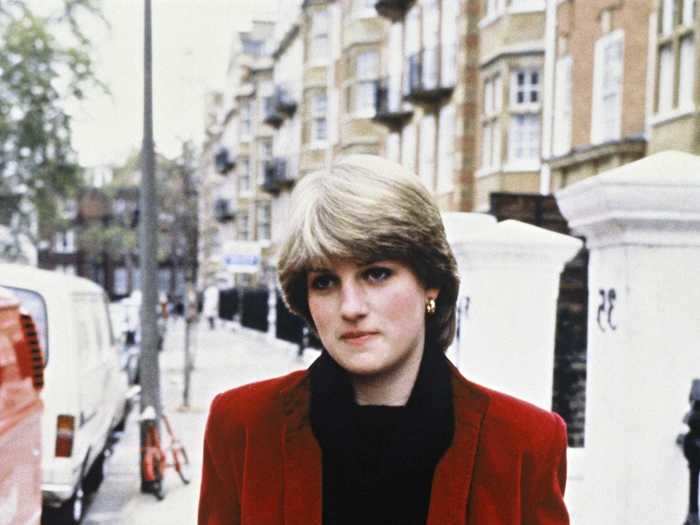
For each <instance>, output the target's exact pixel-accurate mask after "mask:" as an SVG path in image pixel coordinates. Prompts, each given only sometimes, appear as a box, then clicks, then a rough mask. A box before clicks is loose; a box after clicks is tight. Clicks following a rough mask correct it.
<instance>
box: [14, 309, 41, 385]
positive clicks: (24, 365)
mask: <svg viewBox="0 0 700 525" xmlns="http://www.w3.org/2000/svg"><path fill="white" fill-rule="evenodd" d="M19 317H20V324H21V325H22V332H23V334H24V340H25V341H26V345H27V348H26V349H25V351H24V352H20V355H21V356H22V357H21V358H20V361H24V362H20V369H21V370H22V374H23V375H24V376H25V377H26V376H28V375H30V374H31V377H32V383H34V388H36V389H37V390H41V389H42V388H43V386H44V355H43V353H42V352H41V345H40V344H39V335H38V333H37V331H36V325H35V324H34V321H33V320H32V318H31V316H29V315H27V314H20V316H19Z"/></svg>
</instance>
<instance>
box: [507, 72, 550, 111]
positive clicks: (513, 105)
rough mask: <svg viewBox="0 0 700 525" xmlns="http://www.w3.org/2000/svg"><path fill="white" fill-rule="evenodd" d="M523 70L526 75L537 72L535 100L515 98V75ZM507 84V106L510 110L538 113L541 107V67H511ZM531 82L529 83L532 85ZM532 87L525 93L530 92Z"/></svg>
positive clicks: (516, 88) (516, 89) (516, 90)
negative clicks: (527, 100) (522, 100)
mask: <svg viewBox="0 0 700 525" xmlns="http://www.w3.org/2000/svg"><path fill="white" fill-rule="evenodd" d="M521 71H524V72H525V73H526V74H527V75H530V74H531V73H533V72H537V102H520V103H518V101H517V100H516V97H517V92H518V87H517V81H516V80H515V79H516V75H517V74H518V73H519V72H521ZM508 80H509V85H508V88H509V89H508V95H509V97H508V98H509V100H508V108H509V109H510V111H512V112H517V113H538V112H539V111H540V108H541V107H542V95H543V93H542V80H543V79H542V68H541V67H513V68H512V69H511V70H510V75H509V79H508ZM532 85H533V84H531V86H532ZM531 91H532V89H530V90H528V91H527V93H530V92H531Z"/></svg>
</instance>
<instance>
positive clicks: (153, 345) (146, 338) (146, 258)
mask: <svg viewBox="0 0 700 525" xmlns="http://www.w3.org/2000/svg"><path fill="white" fill-rule="evenodd" d="M143 58H144V61H143V62H144V75H143V79H144V84H143V144H142V149H141V162H142V172H141V191H140V195H139V209H140V211H139V216H140V220H139V264H140V267H141V272H140V274H141V359H140V379H141V411H142V412H143V410H144V409H145V408H146V407H148V406H151V407H153V408H154V410H155V413H156V420H155V424H156V426H157V428H158V424H159V422H160V415H161V410H162V406H161V399H160V370H159V365H158V320H157V311H156V308H157V303H158V291H157V271H158V268H157V243H158V224H157V217H158V198H157V192H156V181H155V152H154V146H153V91H152V52H151V0H144V57H143ZM145 440H146V423H145V422H141V444H142V449H143V445H144V444H145ZM141 489H142V490H146V491H148V490H149V489H150V487H147V486H146V487H144V473H143V472H142V473H141Z"/></svg>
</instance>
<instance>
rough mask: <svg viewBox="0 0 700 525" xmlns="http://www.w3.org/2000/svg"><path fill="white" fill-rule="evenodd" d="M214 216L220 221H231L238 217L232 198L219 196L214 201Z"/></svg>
mask: <svg viewBox="0 0 700 525" xmlns="http://www.w3.org/2000/svg"><path fill="white" fill-rule="evenodd" d="M214 218H215V219H216V220H217V221H218V222H230V221H232V220H233V219H235V218H236V210H235V209H234V208H233V203H232V202H231V199H223V198H219V199H216V201H214Z"/></svg>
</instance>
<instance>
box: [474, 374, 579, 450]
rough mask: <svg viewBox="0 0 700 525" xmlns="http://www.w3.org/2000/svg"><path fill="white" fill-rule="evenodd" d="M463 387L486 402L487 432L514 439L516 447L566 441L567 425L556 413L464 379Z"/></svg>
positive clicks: (545, 445) (536, 446)
mask: <svg viewBox="0 0 700 525" xmlns="http://www.w3.org/2000/svg"><path fill="white" fill-rule="evenodd" d="M460 379H461V381H460V382H461V383H462V385H461V388H466V389H469V390H471V391H472V395H475V396H477V397H479V398H482V399H485V400H486V403H485V405H486V410H485V414H484V419H483V422H482V424H483V425H484V430H485V431H486V432H489V433H491V434H493V433H495V434H498V435H499V436H500V437H501V439H505V440H513V442H514V443H513V444H514V446H516V447H517V448H520V447H524V448H531V447H534V448H541V447H548V446H550V445H551V443H552V442H553V441H554V442H561V441H562V440H563V441H564V442H565V441H566V424H565V423H564V420H563V419H562V418H561V417H560V416H559V415H558V414H556V413H555V412H550V411H548V410H544V409H543V408H540V407H538V406H536V405H534V404H532V403H529V402H527V401H524V400H522V399H519V398H517V397H514V396H511V395H508V394H505V393H503V392H498V391H496V390H493V389H490V388H487V387H485V386H482V385H478V384H476V383H473V382H471V381H468V380H467V379H465V378H464V377H461V376H460Z"/></svg>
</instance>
